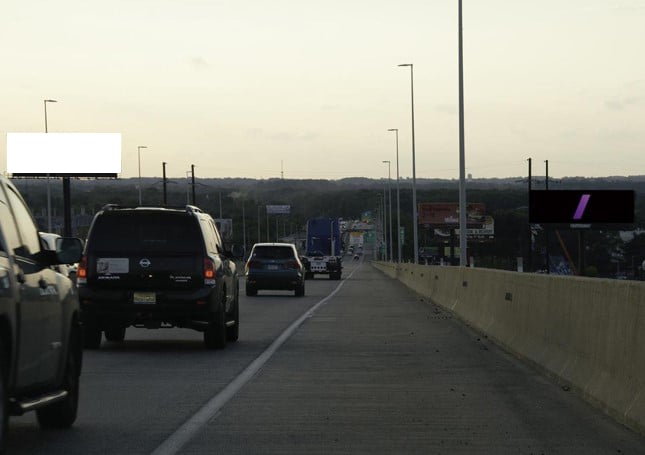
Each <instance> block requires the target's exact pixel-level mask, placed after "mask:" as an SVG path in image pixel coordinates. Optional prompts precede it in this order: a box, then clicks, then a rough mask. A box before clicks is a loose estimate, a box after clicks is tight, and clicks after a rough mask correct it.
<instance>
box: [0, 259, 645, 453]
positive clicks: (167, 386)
mask: <svg viewBox="0 0 645 455" xmlns="http://www.w3.org/2000/svg"><path fill="white" fill-rule="evenodd" d="M241 284H242V286H241V289H244V286H243V283H241ZM240 299H241V300H240V312H241V316H240V321H241V325H240V339H239V341H238V342H237V343H234V344H229V346H228V347H227V348H226V349H225V350H222V351H208V350H206V349H204V347H203V343H202V336H201V333H199V332H194V331H191V330H182V329H162V330H146V329H133V328H130V329H128V332H127V334H126V340H125V342H124V343H122V344H117V343H106V342H104V344H103V345H102V347H101V349H100V350H98V351H87V350H86V351H85V357H84V365H83V374H82V377H81V397H80V407H79V416H78V419H77V422H76V424H75V425H74V426H73V428H71V429H70V430H64V431H43V430H40V429H39V427H38V424H37V422H36V417H35V414H33V413H30V414H27V415H25V416H23V417H14V418H12V419H11V421H10V425H9V436H8V443H7V453H9V454H48V455H50V454H152V453H154V454H155V455H166V454H171V453H181V454H220V453H221V454H332V453H338V454H381V453H383V454H416V453H418V454H585V455H588V454H619V453H622V454H645V438H644V437H642V436H640V435H638V434H636V433H634V432H632V431H630V430H628V429H627V428H625V427H623V426H621V425H619V424H617V423H615V422H614V421H613V420H611V419H610V418H608V417H606V416H604V415H603V414H602V413H600V412H599V411H597V410H596V409H594V408H593V407H591V406H590V405H588V404H587V403H585V402H584V401H583V400H581V399H580V398H578V397H577V396H576V395H574V394H573V392H569V391H566V390H563V389H562V388H560V387H559V386H558V385H557V384H555V383H553V382H551V381H550V380H548V379H546V378H544V377H543V376H542V375H540V374H539V373H538V372H536V371H534V370H533V369H531V368H530V367H527V366H525V365H524V364H522V363H521V362H520V361H518V360H516V359H515V358H514V357H512V356H510V355H508V354H506V353H505V352H503V351H501V350H500V349H498V348H497V347H496V346H495V345H493V344H492V343H490V342H489V341H488V340H486V339H485V338H484V337H482V336H480V335H478V334H477V333H475V332H473V331H471V330H470V329H469V328H468V327H466V326H464V325H463V324H461V323H460V322H459V321H457V320H455V319H453V318H452V317H451V315H450V314H449V313H447V312H445V311H443V310H441V309H440V308H438V307H436V306H434V305H432V304H431V303H429V302H426V301H423V299H421V298H420V297H419V296H418V295H416V294H414V293H412V292H410V291H408V290H407V289H406V288H405V287H404V286H402V285H401V284H400V283H398V282H397V281H395V280H392V279H390V278H387V277H386V276H385V275H383V274H382V273H380V272H379V271H377V270H376V269H374V268H372V267H371V265H370V264H369V263H368V262H367V261H365V262H363V261H360V262H354V261H351V260H346V262H345V269H344V271H343V280H342V281H332V280H327V279H325V278H323V277H322V276H317V279H315V280H308V281H307V284H306V296H305V297H304V298H297V297H294V296H293V293H292V292H262V291H260V294H259V295H258V296H257V297H245V296H243V295H242V296H241V298H240Z"/></svg>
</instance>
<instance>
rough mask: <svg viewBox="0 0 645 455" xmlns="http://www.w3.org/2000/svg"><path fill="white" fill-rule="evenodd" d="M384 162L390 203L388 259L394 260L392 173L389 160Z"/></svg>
mask: <svg viewBox="0 0 645 455" xmlns="http://www.w3.org/2000/svg"><path fill="white" fill-rule="evenodd" d="M383 162H384V163H387V192H388V196H387V198H388V201H389V203H390V206H389V209H388V210H389V212H390V215H389V216H390V261H392V262H394V256H393V253H392V174H391V172H390V168H391V167H390V164H391V163H390V160H384V161H383Z"/></svg>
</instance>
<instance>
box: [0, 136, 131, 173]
mask: <svg viewBox="0 0 645 455" xmlns="http://www.w3.org/2000/svg"><path fill="white" fill-rule="evenodd" d="M7 172H8V173H10V174H27V175H34V174H43V175H44V174H50V175H57V174H71V175H77V176H84V175H116V174H119V173H120V172H121V133H7Z"/></svg>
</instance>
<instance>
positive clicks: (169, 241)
mask: <svg viewBox="0 0 645 455" xmlns="http://www.w3.org/2000/svg"><path fill="white" fill-rule="evenodd" d="M77 284H78V290H79V296H80V302H81V319H82V323H83V335H84V345H85V347H86V348H91V349H96V348H98V347H99V346H100V344H101V337H102V333H105V338H106V339H107V340H108V341H116V342H119V341H123V339H124V338H125V331H126V328H127V327H129V326H134V327H145V328H149V329H158V328H161V327H187V328H191V329H195V330H198V331H201V332H203V333H204V343H205V345H206V347H207V348H212V349H219V348H223V347H225V346H226V342H227V341H237V338H238V332H239V290H238V274H237V268H236V265H235V262H234V261H233V256H232V254H231V253H230V252H228V251H226V250H225V249H224V245H223V243H222V239H221V237H220V235H219V232H218V230H217V227H216V225H215V222H214V220H213V218H211V217H210V215H208V214H207V213H205V212H203V211H202V210H200V209H199V208H197V207H194V206H190V205H187V206H185V207H183V208H167V207H120V206H117V205H112V204H110V205H107V206H105V207H104V208H103V209H102V210H101V211H99V212H98V213H97V214H96V215H95V216H94V220H93V221H92V225H91V226H90V230H89V233H88V237H87V242H86V245H85V252H84V255H83V257H82V259H81V262H80V264H79V267H78V272H77Z"/></svg>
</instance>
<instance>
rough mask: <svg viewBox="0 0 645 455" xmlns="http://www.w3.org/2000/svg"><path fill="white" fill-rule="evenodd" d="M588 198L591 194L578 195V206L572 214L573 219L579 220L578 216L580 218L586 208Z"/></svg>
mask: <svg viewBox="0 0 645 455" xmlns="http://www.w3.org/2000/svg"><path fill="white" fill-rule="evenodd" d="M590 198H591V194H583V195H582V196H580V202H578V208H577V209H576V213H574V214H573V219H574V220H579V219H580V218H582V215H583V214H584V213H585V209H586V208H587V203H588V202H589V199H590Z"/></svg>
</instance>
